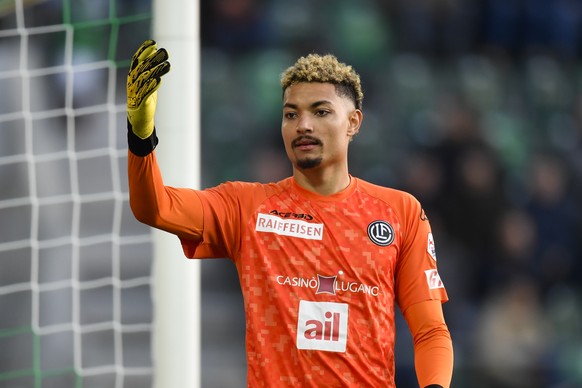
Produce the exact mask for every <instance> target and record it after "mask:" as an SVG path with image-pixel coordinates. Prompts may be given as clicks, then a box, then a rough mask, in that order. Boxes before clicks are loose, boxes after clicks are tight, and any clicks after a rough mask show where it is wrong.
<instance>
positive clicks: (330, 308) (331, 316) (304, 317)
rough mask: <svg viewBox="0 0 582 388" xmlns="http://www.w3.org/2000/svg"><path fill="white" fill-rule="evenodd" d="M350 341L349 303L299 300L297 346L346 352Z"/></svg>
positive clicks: (299, 347)
mask: <svg viewBox="0 0 582 388" xmlns="http://www.w3.org/2000/svg"><path fill="white" fill-rule="evenodd" d="M347 341H348V305H347V304H346V303H333V302H309V301H305V300H302V301H300V302H299V316H298V318H297V348H298V349H310V350H323V351H328V352H345V351H346V345H347Z"/></svg>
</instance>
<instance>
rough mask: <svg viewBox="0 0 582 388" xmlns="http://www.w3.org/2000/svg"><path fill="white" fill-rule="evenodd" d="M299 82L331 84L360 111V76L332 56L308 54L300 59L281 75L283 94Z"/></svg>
mask: <svg viewBox="0 0 582 388" xmlns="http://www.w3.org/2000/svg"><path fill="white" fill-rule="evenodd" d="M300 82H321V83H330V84H333V85H335V88H336V92H337V93H338V94H339V95H342V96H345V97H348V98H349V99H351V100H352V101H353V102H354V105H355V106H356V108H357V109H362V101H363V100H364V93H363V91H362V85H361V83H360V76H359V75H358V73H356V71H355V70H354V69H353V68H352V66H350V65H346V64H345V63H342V62H340V61H338V59H337V58H336V57H335V56H334V55H332V54H326V55H319V54H309V55H307V56H306V57H300V58H299V59H298V60H297V62H295V64H294V65H293V66H291V67H289V68H287V70H285V71H284V72H283V73H282V74H281V87H282V88H283V93H285V90H287V88H288V87H289V86H291V85H294V84H297V83H300Z"/></svg>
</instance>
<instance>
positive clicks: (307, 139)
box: [291, 135, 322, 148]
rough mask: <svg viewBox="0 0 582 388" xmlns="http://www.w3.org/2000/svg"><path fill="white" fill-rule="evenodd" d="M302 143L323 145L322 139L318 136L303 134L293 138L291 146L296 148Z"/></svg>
mask: <svg viewBox="0 0 582 388" xmlns="http://www.w3.org/2000/svg"><path fill="white" fill-rule="evenodd" d="M301 143H310V144H315V145H322V143H321V140H319V139H318V138H316V137H313V136H309V135H302V136H299V137H296V138H295V139H293V141H292V142H291V146H292V147H293V148H295V147H297V146H298V145H299V144H301Z"/></svg>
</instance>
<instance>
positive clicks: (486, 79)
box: [0, 0, 582, 388]
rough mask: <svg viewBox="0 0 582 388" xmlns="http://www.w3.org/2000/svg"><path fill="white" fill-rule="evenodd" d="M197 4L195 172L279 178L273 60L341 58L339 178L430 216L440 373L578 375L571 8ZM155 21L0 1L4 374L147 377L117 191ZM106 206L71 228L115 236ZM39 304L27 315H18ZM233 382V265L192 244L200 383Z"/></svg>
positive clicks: (135, 13)
mask: <svg viewBox="0 0 582 388" xmlns="http://www.w3.org/2000/svg"><path fill="white" fill-rule="evenodd" d="M23 4H25V6H24V7H23V8H21V5H23ZM200 7H201V8H200V10H201V45H202V49H201V57H200V58H201V87H202V88H201V98H202V117H201V123H202V125H201V131H202V132H201V136H202V155H201V156H202V171H201V173H202V186H203V187H207V186H212V185H215V184H218V183H220V182H222V181H225V180H258V181H270V180H276V179H280V178H282V177H284V176H287V175H288V174H289V173H290V167H289V165H288V162H287V160H286V157H285V154H284V149H283V146H282V142H281V140H280V132H279V127H280V102H281V92H280V88H279V84H278V77H279V74H280V73H281V71H282V70H284V69H285V68H286V67H287V66H289V65H290V64H292V63H293V62H294V61H295V59H296V58H297V57H298V56H300V55H305V54H308V53H310V52H319V53H326V52H331V53H334V54H336V55H337V56H338V57H339V58H340V60H342V61H344V62H347V63H350V64H352V65H354V67H355V68H356V70H357V71H358V72H359V73H360V75H361V77H362V81H363V86H364V93H365V97H364V115H365V119H364V123H363V127H362V129H361V132H360V134H359V135H358V137H357V138H356V140H355V141H354V142H353V143H352V148H351V151H350V158H351V161H350V163H351V164H350V165H351V173H352V174H354V175H356V176H359V177H361V178H363V179H366V180H369V181H371V182H374V183H377V184H381V185H387V186H392V187H396V188H400V189H404V190H407V191H410V192H411V193H413V194H414V195H415V196H416V197H418V198H419V199H420V200H421V202H422V203H423V205H424V207H425V209H426V211H427V214H428V216H429V218H430V220H431V223H432V226H433V231H434V235H435V238H436V243H437V254H438V258H439V265H440V272H441V276H442V278H443V280H444V282H445V284H446V286H447V290H448V292H449V296H450V298H451V301H450V302H449V303H447V304H446V305H445V313H446V317H447V320H448V323H449V327H450V329H451V333H452V336H453V339H454V346H455V358H456V362H455V376H454V380H453V386H454V387H495V388H521V387H524V388H525V387H528V388H531V387H540V388H542V387H555V388H570V387H572V388H573V387H580V386H582V66H581V65H582V62H581V59H582V2H580V1H576V0H407V1H406V0H384V1H381V0H359V1H347V0H334V1H332V0H318V1H314V0H297V1H294V2H289V1H284V0H273V1H266V0H263V1H262V0H202V1H201V2H200ZM18 9H23V10H24V12H23V14H22V15H18V12H17V10H18ZM19 18H20V19H19ZM19 20H20V21H19ZM23 21H24V24H25V25H26V27H27V28H33V29H34V28H38V29H43V28H44V29H46V31H44V30H43V33H42V34H38V35H30V37H29V38H30V43H29V45H28V56H29V57H28V59H27V62H26V64H25V65H24V70H23V67H22V66H23V62H22V58H23V53H22V52H21V47H22V46H21V44H20V42H21V39H23V37H24V36H27V34H25V33H24V31H22V30H19V29H18V28H19V27H21V26H22V24H20V23H23ZM150 22H151V3H150V1H149V0H111V1H105V0H100V1H97V0H91V1H88V0H86V1H82V0H71V1H66V0H46V1H24V2H22V1H18V0H3V1H0V90H1V93H0V138H1V139H2V140H0V179H1V181H2V184H1V186H0V233H1V236H0V311H1V313H0V387H6V388H8V387H11V388H12V387H33V386H34V387H44V388H46V387H53V386H55V387H57V386H58V387H69V386H70V387H93V386H95V387H105V386H108V387H112V386H115V385H114V384H118V385H117V386H122V387H134V386H136V387H137V386H147V385H148V383H149V382H150V381H151V378H152V376H151V373H152V371H151V361H150V360H149V358H148V354H149V351H150V343H149V339H148V335H149V330H150V327H149V326H148V322H151V309H152V305H151V301H150V300H149V294H150V283H149V276H150V273H149V271H150V266H151V240H150V238H149V230H148V229H147V228H145V227H143V226H141V225H139V224H137V223H136V222H135V221H134V220H133V219H132V217H131V214H130V212H129V210H128V207H127V195H126V194H127V186H126V181H125V175H124V174H125V164H124V162H125V156H124V153H125V152H126V145H125V138H124V136H125V128H124V124H125V122H124V120H125V119H124V117H125V116H124V111H123V99H124V93H125V91H124V82H125V75H124V74H125V71H126V70H127V65H128V61H129V59H130V57H131V55H132V53H133V51H134V50H135V48H136V47H137V46H138V45H139V43H141V41H142V40H144V39H145V38H148V37H149V36H150ZM53 25H61V26H62V25H65V26H66V28H65V29H63V30H61V29H58V28H57V29H54V30H53V29H51V26H53ZM15 31H17V32H16V33H15ZM33 31H34V30H33ZM67 31H68V32H70V31H74V32H75V34H74V37H75V40H74V51H73V52H72V53H69V54H70V55H72V56H73V62H72V63H73V64H80V65H83V64H86V63H97V64H98V65H96V66H93V67H87V68H81V71H78V72H76V73H75V77H78V78H76V79H78V81H76V82H75V89H74V94H73V95H74V103H73V104H70V101H69V102H67V101H64V100H66V99H65V97H63V96H64V95H65V90H64V87H63V82H64V81H63V80H62V77H61V75H62V74H61V73H60V72H59V71H50V69H58V68H59V66H61V65H62V63H61V62H59V60H58V59H56V58H58V56H59V54H60V53H61V52H62V50H63V48H62V47H63V41H64V39H65V37H64V35H65V34H66V32H67ZM34 37H38V39H33V38H34ZM170 54H171V53H170ZM102 62H104V63H105V65H103V66H102V67H101V66H100V65H99V64H101V63H102ZM27 66H28V67H27ZM42 69H49V70H48V71H44V72H43V71H42ZM35 71H36V73H35ZM30 74H32V75H38V76H39V77H31V78H30V82H29V81H27V82H26V84H25V85H26V86H27V87H28V88H29V90H30V95H31V101H32V102H31V104H30V107H29V108H30V109H31V110H32V112H33V113H34V114H33V115H32V116H30V115H28V116H27V115H26V114H25V113H22V112H24V111H25V108H26V107H22V106H21V103H20V101H21V100H23V98H22V94H23V91H22V87H23V86H22V85H23V83H22V79H23V77H24V78H26V77H28V76H29V75H30ZM113 75H116V77H113ZM170 76H171V74H170ZM37 78H39V79H38V81H39V82H35V81H37ZM27 79H28V78H27ZM111 79H114V81H113V82H115V83H116V85H115V88H114V90H115V92H114V94H115V96H113V97H111V96H109V97H107V96H106V95H107V89H106V88H107V85H108V82H109V83H110V82H112V81H111ZM95 87H98V89H97V90H96V89H95ZM99 88H102V89H99ZM101 100H103V101H104V102H103V104H102V105H104V107H102V109H101V108H99V107H100V106H101V105H100V104H101V102H100V101H101ZM105 101H107V102H106V103H105ZM89 106H97V108H91V109H89V108H87V109H85V110H83V109H84V108H85V107H89ZM62 107H71V108H73V109H75V112H76V113H72V112H71V111H70V110H68V109H65V108H62ZM31 117H32V118H31ZM111 117H113V119H111ZM71 121H74V125H72V124H71ZM67 123H68V124H67ZM158 127H159V132H160V137H161V141H162V142H163V124H162V123H159V124H158ZM65 128H68V129H65ZM71 131H73V132H74V136H72V135H73V134H72V133H71ZM32 154H34V155H35V157H37V159H36V161H33V160H31V155H32ZM32 165H33V166H35V167H34V170H35V175H34V176H35V177H37V178H34V179H33V180H35V183H34V184H32V183H31V182H32V181H31V178H30V177H31V172H30V169H31V168H32V167H31V166H32ZM116 170H117V171H116ZM103 171H106V172H103ZM110 171H112V172H111V173H110ZM115 171H116V172H115ZM71 175H75V176H76V178H74V177H71ZM70 182H75V183H74V184H71V186H72V188H67V189H66V190H63V189H62V187H63V186H68V185H69V183H70ZM31 187H34V188H35V192H34V193H33V192H32V189H31ZM71 190H73V192H74V193H75V195H73V196H72V198H69V197H70V195H67V192H69V191H71ZM115 190H117V194H115V193H116V191H115ZM104 192H112V193H113V194H103V193H104ZM33 195H34V196H36V197H35V198H33V197H32V196H33ZM43 196H44V197H46V198H48V199H47V200H46V201H44V202H43V201H42V199H43ZM38 198H40V200H39V199H38ZM35 206H36V208H35ZM31 208H32V210H31ZM35 209H36V210H35ZM74 215H77V216H74ZM33 216H34V217H33ZM85 216H86V217H87V219H85V221H83V220H84V219H83V217H85ZM35 217H36V218H35ZM111 217H114V218H116V220H117V224H116V225H118V227H119V236H118V237H115V238H113V237H106V238H101V239H100V238H97V239H95V238H93V239H91V238H89V239H87V238H85V237H86V236H88V235H89V234H90V233H95V231H94V229H97V232H96V233H97V236H103V235H106V236H108V235H109V234H111V233H112V231H111V230H110V229H111V226H110V225H109V223H110V221H109V220H110V218H111ZM32 218H35V219H36V221H40V222H39V223H38V229H34V227H32V228H31V222H32V221H31V219H32ZM71 218H72V219H74V220H76V221H75V222H74V223H73V226H71V221H70V219H71ZM78 218H80V219H78ZM101 229H102V230H101ZM31 230H36V232H35V233H32V232H31ZM31 233H32V234H33V235H31ZM71 234H72V235H74V237H75V238H72V239H71V238H68V237H67V236H68V235H71ZM75 234H76V235H75ZM33 238H34V239H36V240H35V241H37V242H36V243H30V244H32V246H30V245H27V244H29V243H28V241H29V240H32V239H33ZM19 241H24V242H25V243H22V244H19V243H18V242H19ZM176 243H178V242H177V241H176ZM35 244H36V245H35ZM112 252H113V253H112ZM31 255H32V256H33V257H34V260H31V258H30V257H31ZM112 256H113V257H112ZM71 262H75V263H76V264H75V266H74V268H73V272H71V271H72V270H71V268H70V267H71V264H70V263H71ZM34 263H36V264H34ZM99 263H102V264H101V265H99ZM35 266H36V267H35ZM111 268H114V269H113V270H112V269H111ZM70 279H74V280H75V282H73V283H74V284H70V283H71V281H70ZM32 282H35V283H36V284H37V286H31V285H30V284H31V283H32ZM71 304H73V305H75V304H77V305H79V306H81V307H82V308H81V311H80V312H79V311H73V310H74V308H71V307H69V305H71ZM35 305H36V306H37V307H38V306H40V310H38V312H37V314H38V316H36V319H37V320H38V322H39V325H40V326H39V327H40V330H38V328H36V329H35V328H34V327H33V328H32V329H31V328H30V325H31V324H30V322H31V321H32V320H33V319H34V317H31V311H34V308H33V306H35ZM111 311H114V312H117V313H112V312H111ZM7 312H10V313H7ZM32 314H33V315H34V314H35V313H32ZM112 315H114V316H113V317H112ZM104 317H105V318H104ZM73 321H74V322H75V325H74V327H69V326H67V322H73ZM115 321H117V322H119V323H120V324H121V328H120V327H119V326H116V325H115V324H114V323H110V322H115ZM27 322H28V323H27ZM398 324H399V334H398V340H397V380H398V384H399V385H398V386H399V387H403V388H406V387H414V386H415V378H414V370H413V359H412V348H411V345H410V338H409V334H408V333H407V330H406V328H405V326H404V324H403V322H402V320H399V323H398ZM43 328H44V330H43ZM120 333H121V334H120ZM78 335H81V336H82V337H83V341H80V343H81V344H82V345H79V344H77V342H76V341H75V338H77V337H76V336H78ZM119 341H120V342H119ZM119 343H121V344H122V345H119ZM72 347H80V349H76V350H75V351H77V350H79V351H80V353H81V354H82V357H81V358H82V359H81V360H80V361H79V360H77V359H76V358H77V357H79V356H78V355H76V353H75V354H73V351H68V350H66V349H67V348H72ZM120 351H122V353H123V356H120V355H119V352H120ZM112 360H113V361H112ZM83 371H85V372H90V373H86V374H83V373H80V372H83ZM80 374H81V375H82V377H80ZM119 374H123V375H124V378H123V383H120V382H119V381H120V380H119V377H118V375H119ZM92 379H93V380H92ZM244 381H245V359H244V316H243V311H242V300H241V297H240V289H239V286H238V279H237V276H236V273H235V270H234V266H233V265H232V264H231V263H230V262H229V261H227V260H212V261H209V260H207V261H204V262H203V264H202V386H203V387H224V388H226V387H233V388H234V387H243V386H244V385H245V384H244ZM33 384H34V385H33Z"/></svg>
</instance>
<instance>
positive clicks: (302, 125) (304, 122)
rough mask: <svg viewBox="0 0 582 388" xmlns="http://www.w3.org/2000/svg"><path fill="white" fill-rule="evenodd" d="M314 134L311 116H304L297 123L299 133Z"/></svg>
mask: <svg viewBox="0 0 582 388" xmlns="http://www.w3.org/2000/svg"><path fill="white" fill-rule="evenodd" d="M306 132H313V122H312V120H311V117H310V116H309V115H306V114H303V115H301V117H300V118H299V120H298V121H297V133H306Z"/></svg>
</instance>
